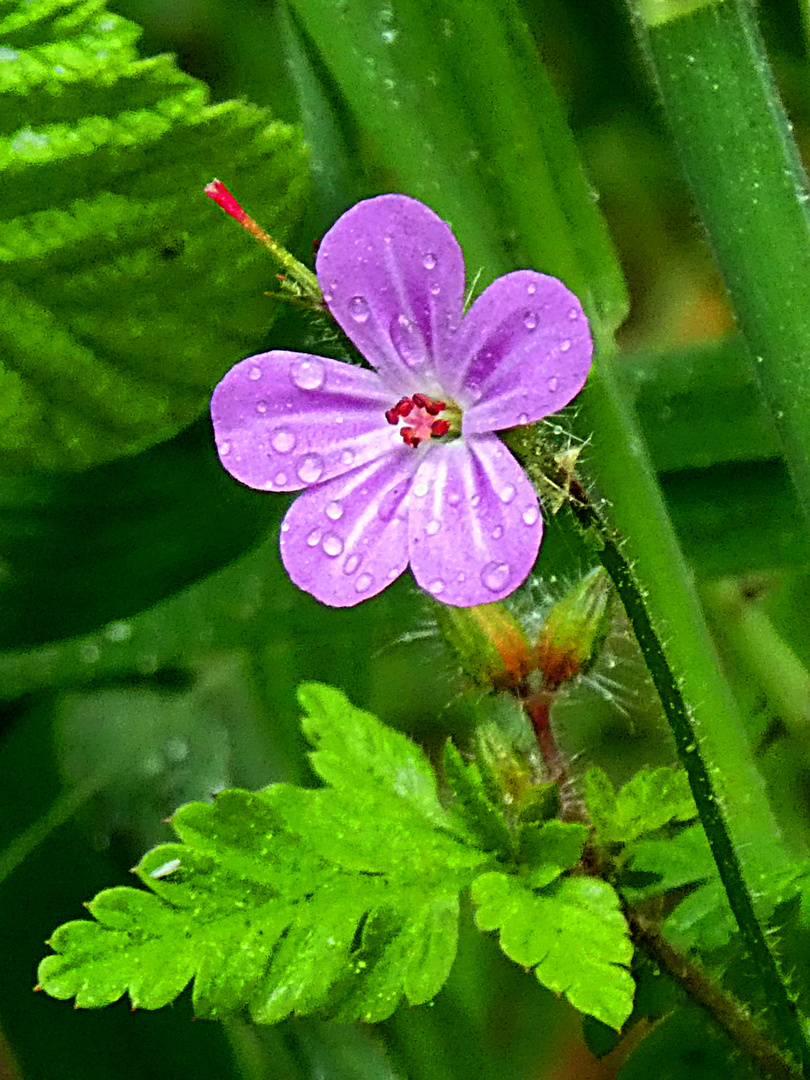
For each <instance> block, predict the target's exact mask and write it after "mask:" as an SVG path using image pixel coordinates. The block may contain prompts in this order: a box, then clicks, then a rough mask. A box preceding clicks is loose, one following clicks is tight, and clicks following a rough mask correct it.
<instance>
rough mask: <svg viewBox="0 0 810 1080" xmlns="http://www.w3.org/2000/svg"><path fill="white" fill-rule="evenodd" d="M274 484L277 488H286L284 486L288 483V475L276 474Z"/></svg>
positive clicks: (283, 473)
mask: <svg viewBox="0 0 810 1080" xmlns="http://www.w3.org/2000/svg"><path fill="white" fill-rule="evenodd" d="M273 483H274V484H275V485H276V487H284V485H285V484H286V483H287V474H286V473H285V472H279V473H276V475H275V476H274V477H273Z"/></svg>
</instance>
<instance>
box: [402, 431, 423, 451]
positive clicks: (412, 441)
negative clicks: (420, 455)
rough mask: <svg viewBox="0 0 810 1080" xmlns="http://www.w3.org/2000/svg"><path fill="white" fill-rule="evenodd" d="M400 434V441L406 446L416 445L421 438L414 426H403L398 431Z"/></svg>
mask: <svg viewBox="0 0 810 1080" xmlns="http://www.w3.org/2000/svg"><path fill="white" fill-rule="evenodd" d="M400 434H401V435H402V441H403V442H404V443H405V445H406V446H413V447H417V446H418V445H419V443H420V442H422V441H423V440H422V439H421V438H420V437H419V435H418V434H417V432H416V428H412V427H404V428H403V429H402V431H401V433H400Z"/></svg>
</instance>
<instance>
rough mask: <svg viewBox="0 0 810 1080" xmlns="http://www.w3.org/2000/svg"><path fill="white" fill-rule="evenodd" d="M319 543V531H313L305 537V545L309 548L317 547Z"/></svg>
mask: <svg viewBox="0 0 810 1080" xmlns="http://www.w3.org/2000/svg"><path fill="white" fill-rule="evenodd" d="M320 542H321V530H320V529H313V530H312V532H311V533H310V534H309V536H308V537H307V544H308V546H309V547H317V546H318V544H320Z"/></svg>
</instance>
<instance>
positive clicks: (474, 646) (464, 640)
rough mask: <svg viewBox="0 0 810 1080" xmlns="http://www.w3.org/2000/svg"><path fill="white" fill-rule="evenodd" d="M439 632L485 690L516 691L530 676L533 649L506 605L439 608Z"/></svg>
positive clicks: (465, 669) (463, 667)
mask: <svg viewBox="0 0 810 1080" xmlns="http://www.w3.org/2000/svg"><path fill="white" fill-rule="evenodd" d="M436 618H437V620H438V624H439V630H440V631H441V633H442V636H443V637H444V639H445V641H446V642H447V643H448V645H449V646H450V647H451V649H452V650H453V652H454V653H455V654H456V657H457V658H458V661H459V663H460V664H461V667H462V669H463V671H464V674H465V675H466V676H467V677H468V678H469V679H471V680H472V682H474V683H475V685H476V686H480V687H483V688H484V689H486V690H514V689H516V688H517V687H519V686H520V685H521V684H522V683H523V682H524V681H525V679H526V677H527V676H528V674H529V672H530V671H531V667H532V650H531V648H530V646H529V642H528V640H527V639H526V635H525V634H524V633H523V629H522V627H521V625H520V623H519V622H518V621H517V619H516V618H515V617H514V615H513V614H512V613H511V611H510V610H509V608H507V607H506V606H505V605H504V604H480V605H479V606H478V607H469V608H458V607H449V606H448V605H446V604H442V605H440V606H438V607H437V609H436Z"/></svg>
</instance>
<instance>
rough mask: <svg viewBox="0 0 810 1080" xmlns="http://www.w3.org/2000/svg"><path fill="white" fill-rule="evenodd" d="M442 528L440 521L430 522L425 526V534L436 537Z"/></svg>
mask: <svg viewBox="0 0 810 1080" xmlns="http://www.w3.org/2000/svg"><path fill="white" fill-rule="evenodd" d="M441 527H442V525H441V522H440V521H429V522H428V523H427V525H426V526H425V532H426V533H427V534H428V536H435V535H436V533H437V532H438V531H439V529H440V528H441Z"/></svg>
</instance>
